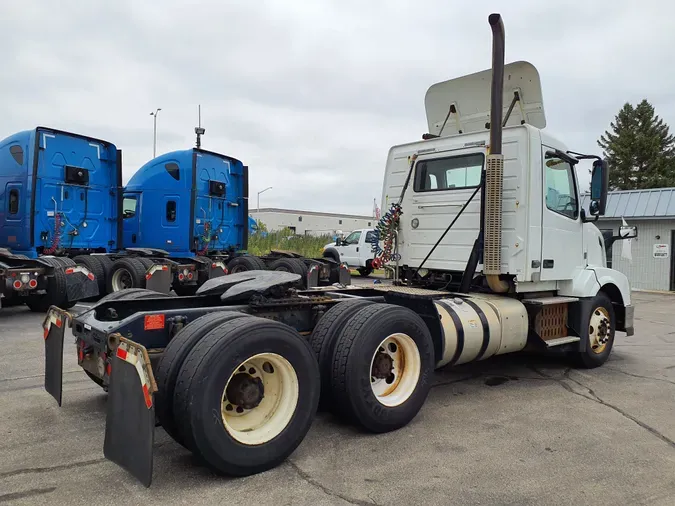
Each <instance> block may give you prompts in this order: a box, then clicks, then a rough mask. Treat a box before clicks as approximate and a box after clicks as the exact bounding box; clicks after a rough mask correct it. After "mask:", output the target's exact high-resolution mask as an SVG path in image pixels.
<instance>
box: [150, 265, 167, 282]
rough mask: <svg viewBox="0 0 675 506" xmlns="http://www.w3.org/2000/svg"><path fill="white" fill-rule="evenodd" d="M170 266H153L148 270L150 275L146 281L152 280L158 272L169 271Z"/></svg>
mask: <svg viewBox="0 0 675 506" xmlns="http://www.w3.org/2000/svg"><path fill="white" fill-rule="evenodd" d="M168 270H169V266H168V265H157V264H156V265H153V266H152V267H150V269H148V273H147V274H146V275H145V279H150V278H151V277H152V275H153V274H154V273H155V272H157V271H168Z"/></svg>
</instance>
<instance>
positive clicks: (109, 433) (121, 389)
mask: <svg viewBox="0 0 675 506" xmlns="http://www.w3.org/2000/svg"><path fill="white" fill-rule="evenodd" d="M156 391H157V384H156V383H155V378H154V376H153V373H152V366H151V365H150V358H149V356H148V352H147V350H146V349H145V347H143V346H141V345H140V344H137V343H134V342H133V341H129V340H128V339H125V338H124V337H121V336H120V345H119V347H118V348H117V350H116V352H115V356H114V357H113V359H112V370H111V374H110V384H109V386H108V406H107V414H106V425H105V442H104V445H103V455H104V456H105V458H107V459H108V460H111V461H112V462H114V463H115V464H117V465H118V466H120V467H122V468H123V469H125V470H126V471H128V472H129V473H130V474H131V475H132V476H133V477H134V478H136V479H137V480H139V481H140V482H141V483H142V484H143V485H145V486H146V487H149V486H150V485H151V483H152V467H153V455H152V447H153V444H154V440H155V404H154V398H153V394H154V393H155V392H156Z"/></svg>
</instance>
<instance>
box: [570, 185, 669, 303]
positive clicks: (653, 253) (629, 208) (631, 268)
mask: <svg viewBox="0 0 675 506" xmlns="http://www.w3.org/2000/svg"><path fill="white" fill-rule="evenodd" d="M589 202H590V197H589V195H588V194H583V195H582V196H581V208H582V209H586V210H588V204H589ZM622 218H623V219H625V220H626V223H628V224H629V225H635V226H637V228H638V236H637V238H635V239H633V240H632V247H631V255H632V261H628V260H627V259H625V258H623V257H622V255H621V250H622V246H623V245H622V241H617V242H616V243H614V245H613V246H612V248H611V251H608V252H607V264H608V267H612V268H614V269H616V270H618V271H620V272H623V273H624V274H625V275H626V276H628V279H629V280H630V282H631V286H632V287H633V288H637V289H644V290H666V291H675V263H674V262H673V249H674V248H675V188H654V189H647V190H626V191H614V192H610V193H609V195H608V198H607V208H606V209H605V215H604V216H602V217H601V218H600V219H599V220H598V221H597V222H596V225H597V227H598V228H599V229H600V230H612V231H613V232H614V234H618V231H619V227H620V226H621V219H622Z"/></svg>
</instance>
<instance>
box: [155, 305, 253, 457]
mask: <svg viewBox="0 0 675 506" xmlns="http://www.w3.org/2000/svg"><path fill="white" fill-rule="evenodd" d="M245 316H250V315H248V314H246V313H238V312H234V311H218V312H215V313H208V314H206V315H204V316H202V317H200V318H197V319H196V320H194V321H193V322H190V323H189V324H188V325H187V326H185V327H184V328H182V329H181V330H180V331H179V332H178V333H177V334H176V335H175V336H174V337H173V338H172V339H171V341H169V344H167V346H166V348H165V349H164V352H163V353H162V358H161V359H160V360H159V363H158V364H157V369H156V371H155V378H156V379H157V388H158V390H157V393H156V394H155V399H156V401H155V410H156V411H155V412H156V413H157V419H158V420H159V422H160V423H161V424H162V427H164V430H165V431H166V432H167V433H168V434H169V435H170V436H171V437H172V438H173V439H175V440H176V441H177V442H178V443H180V444H181V445H183V446H185V442H184V440H183V436H182V434H181V431H180V430H179V429H178V428H177V427H176V423H175V421H174V418H173V392H174V389H175V386H176V379H177V378H178V373H179V372H180V368H181V366H182V365H183V362H184V361H185V358H186V357H187V356H188V354H189V353H190V351H192V348H194V346H195V345H196V344H197V343H198V342H199V341H200V340H201V339H202V338H203V337H204V336H205V335H206V334H207V333H208V332H209V331H210V330H212V329H214V328H215V327H217V326H218V325H220V324H222V323H225V322H227V321H230V320H236V319H237V318H242V317H245Z"/></svg>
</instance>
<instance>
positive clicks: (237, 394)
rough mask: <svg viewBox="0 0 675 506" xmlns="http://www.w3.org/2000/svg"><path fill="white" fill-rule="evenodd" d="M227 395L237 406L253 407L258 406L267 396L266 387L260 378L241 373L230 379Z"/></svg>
mask: <svg viewBox="0 0 675 506" xmlns="http://www.w3.org/2000/svg"><path fill="white" fill-rule="evenodd" d="M225 395H226V397H227V400H229V401H230V402H231V403H232V404H234V405H235V406H240V407H242V408H244V409H253V408H256V407H258V406H259V405H260V403H261V402H262V400H263V398H264V397H265V388H264V386H263V382H262V380H261V379H260V378H255V377H253V376H250V375H249V374H247V373H239V374H236V375H235V376H234V377H233V378H232V379H231V380H230V384H229V385H228V386H227V390H226V392H225Z"/></svg>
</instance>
